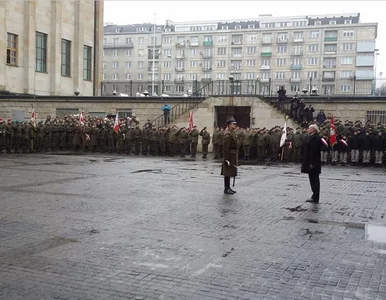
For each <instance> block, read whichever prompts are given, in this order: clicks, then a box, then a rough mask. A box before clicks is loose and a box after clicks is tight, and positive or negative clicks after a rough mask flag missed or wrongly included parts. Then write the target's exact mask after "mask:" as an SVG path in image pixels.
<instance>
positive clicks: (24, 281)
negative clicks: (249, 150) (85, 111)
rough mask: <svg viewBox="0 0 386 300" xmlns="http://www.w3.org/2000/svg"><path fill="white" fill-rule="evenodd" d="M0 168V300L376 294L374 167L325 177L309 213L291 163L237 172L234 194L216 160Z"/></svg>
mask: <svg viewBox="0 0 386 300" xmlns="http://www.w3.org/2000/svg"><path fill="white" fill-rule="evenodd" d="M0 170H1V171H0V174H1V175H0V199H1V201H0V207H1V209H0V299H5V300H11V299H28V300H29V299H31V300H35V299H71V300H73V299H108V300H110V299H111V300H115V299H137V300H139V299H168V300H169V299H199V300H203V299H215V300H217V299H296V300H297V299H315V300H317V299H323V300H324V299H359V300H362V299H363V300H364V299H370V300H376V299H386V273H385V272H386V267H385V266H386V264H385V262H386V244H383V243H380V242H377V241H373V240H370V239H368V238H367V236H368V235H369V237H370V238H372V237H373V231H372V230H370V229H371V227H370V226H367V225H366V224H378V225H385V226H386V221H385V220H384V215H385V209H386V203H385V194H386V186H385V181H386V180H385V174H386V173H385V171H384V170H382V169H370V168H369V169H365V168H364V169H359V168H351V167H346V168H342V167H325V168H323V174H322V176H321V183H322V190H323V191H322V195H321V204H319V205H315V204H306V203H305V201H304V200H305V199H306V198H307V197H309V196H310V190H309V185H308V178H307V177H306V176H305V175H303V174H300V173H299V166H297V165H286V166H279V165H276V166H251V165H248V166H241V167H240V177H239V178H237V180H236V190H237V194H235V195H232V196H230V195H224V194H223V187H222V186H223V179H222V177H221V176H219V173H220V168H219V162H213V161H207V162H203V161H201V160H198V161H188V160H186V161H178V160H174V159H162V158H152V157H136V158H133V157H119V156H102V155H95V156H93V155H84V156H75V155H11V156H5V155H3V156H1V160H0ZM287 208H289V209H287ZM378 229H379V230H380V236H379V237H378V238H382V236H383V237H385V236H386V229H385V231H382V230H383V229H382V227H379V228H378ZM366 232H367V234H366Z"/></svg>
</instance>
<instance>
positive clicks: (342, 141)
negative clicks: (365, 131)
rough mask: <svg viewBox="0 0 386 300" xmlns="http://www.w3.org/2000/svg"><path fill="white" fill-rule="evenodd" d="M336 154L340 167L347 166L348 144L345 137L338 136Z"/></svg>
mask: <svg viewBox="0 0 386 300" xmlns="http://www.w3.org/2000/svg"><path fill="white" fill-rule="evenodd" d="M337 141H338V143H337V144H338V152H339V162H340V163H341V165H342V166H345V165H346V164H347V153H348V150H349V148H348V143H347V138H346V137H345V136H338V138H337Z"/></svg>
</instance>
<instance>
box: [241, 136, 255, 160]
mask: <svg viewBox="0 0 386 300" xmlns="http://www.w3.org/2000/svg"><path fill="white" fill-rule="evenodd" d="M253 137H254V136H253V133H252V131H251V129H250V128H247V129H246V130H245V132H244V138H243V141H242V143H243V152H244V160H249V159H250V156H251V146H252V142H253Z"/></svg>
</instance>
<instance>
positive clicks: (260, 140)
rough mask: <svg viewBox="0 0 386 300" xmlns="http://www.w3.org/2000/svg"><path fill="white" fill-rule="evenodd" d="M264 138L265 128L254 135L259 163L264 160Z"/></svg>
mask: <svg viewBox="0 0 386 300" xmlns="http://www.w3.org/2000/svg"><path fill="white" fill-rule="evenodd" d="M264 136H265V127H264V128H263V129H261V130H260V131H259V132H258V134H257V135H256V146H257V157H258V160H259V161H260V162H263V161H264V160H265V158H266V156H265V154H266V152H265V147H264V145H265V144H264Z"/></svg>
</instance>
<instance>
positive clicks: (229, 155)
mask: <svg viewBox="0 0 386 300" xmlns="http://www.w3.org/2000/svg"><path fill="white" fill-rule="evenodd" d="M226 124H227V126H228V128H227V130H226V131H225V134H224V138H223V142H222V145H223V163H222V167H221V175H223V176H224V194H228V195H233V194H235V193H236V191H234V190H232V189H231V177H236V176H237V166H238V157H239V156H238V147H239V145H238V142H237V136H236V134H235V132H234V130H235V128H236V124H237V123H236V121H235V120H234V119H230V120H228V121H227V123H226Z"/></svg>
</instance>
